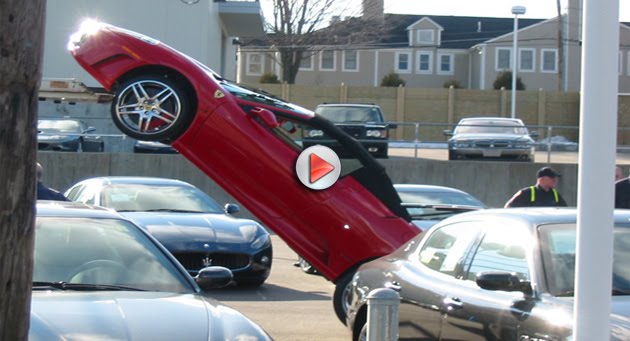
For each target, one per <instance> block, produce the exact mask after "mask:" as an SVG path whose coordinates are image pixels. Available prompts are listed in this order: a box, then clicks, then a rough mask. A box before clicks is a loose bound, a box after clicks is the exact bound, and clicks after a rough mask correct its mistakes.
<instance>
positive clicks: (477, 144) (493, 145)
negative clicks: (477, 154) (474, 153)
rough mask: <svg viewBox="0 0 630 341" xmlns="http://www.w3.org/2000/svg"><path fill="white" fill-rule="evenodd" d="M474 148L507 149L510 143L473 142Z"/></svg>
mask: <svg viewBox="0 0 630 341" xmlns="http://www.w3.org/2000/svg"><path fill="white" fill-rule="evenodd" d="M475 147H478V148H508V147H510V141H502V140H482V141H475Z"/></svg>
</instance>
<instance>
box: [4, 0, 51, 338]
mask: <svg viewBox="0 0 630 341" xmlns="http://www.w3.org/2000/svg"><path fill="white" fill-rule="evenodd" d="M45 9H46V1H45V0H29V1H24V0H0V18H1V19H0V117H1V118H2V124H0V165H2V166H0V193H2V197H0V260H1V261H0V340H26V339H27V338H28V328H29V320H30V313H29V312H30V302H31V286H32V282H31V281H32V268H33V240H34V225H35V186H36V180H35V162H36V161H35V160H36V153H37V150H36V148H35V145H36V143H37V142H36V123H35V122H36V117H37V104H38V103H37V95H38V89H39V83H40V80H41V69H42V54H43V47H44V46H43V42H44V16H45V12H46V11H45Z"/></svg>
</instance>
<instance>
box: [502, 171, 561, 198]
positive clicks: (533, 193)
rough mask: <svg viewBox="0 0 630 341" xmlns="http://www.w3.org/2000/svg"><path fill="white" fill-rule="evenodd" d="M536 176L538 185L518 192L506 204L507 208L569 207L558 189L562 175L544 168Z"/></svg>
mask: <svg viewBox="0 0 630 341" xmlns="http://www.w3.org/2000/svg"><path fill="white" fill-rule="evenodd" d="M536 176H537V180H536V185H534V186H530V187H526V188H523V189H521V190H520V191H518V192H516V194H514V196H512V198H510V200H508V202H506V203H505V207H530V206H567V203H566V201H564V198H563V197H562V195H560V193H558V190H557V189H556V186H557V185H558V178H559V177H560V173H558V172H556V171H555V170H553V169H552V168H551V167H543V168H541V169H539V170H538V173H536Z"/></svg>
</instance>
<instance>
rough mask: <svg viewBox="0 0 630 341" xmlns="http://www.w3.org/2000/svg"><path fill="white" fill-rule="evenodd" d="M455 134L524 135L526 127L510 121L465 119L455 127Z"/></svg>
mask: <svg viewBox="0 0 630 341" xmlns="http://www.w3.org/2000/svg"><path fill="white" fill-rule="evenodd" d="M454 133H455V134H517V135H526V134H527V129H526V128H525V127H524V126H522V125H521V124H520V123H518V122H512V121H490V120H483V121H465V122H463V123H460V124H458V125H457V127H456V128H455V132H454Z"/></svg>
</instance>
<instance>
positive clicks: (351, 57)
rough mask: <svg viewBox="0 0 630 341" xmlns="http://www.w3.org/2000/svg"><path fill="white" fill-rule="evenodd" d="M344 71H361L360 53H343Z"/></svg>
mask: <svg viewBox="0 0 630 341" xmlns="http://www.w3.org/2000/svg"><path fill="white" fill-rule="evenodd" d="M343 71H359V53H358V52H357V51H356V50H354V51H343Z"/></svg>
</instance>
